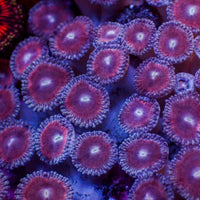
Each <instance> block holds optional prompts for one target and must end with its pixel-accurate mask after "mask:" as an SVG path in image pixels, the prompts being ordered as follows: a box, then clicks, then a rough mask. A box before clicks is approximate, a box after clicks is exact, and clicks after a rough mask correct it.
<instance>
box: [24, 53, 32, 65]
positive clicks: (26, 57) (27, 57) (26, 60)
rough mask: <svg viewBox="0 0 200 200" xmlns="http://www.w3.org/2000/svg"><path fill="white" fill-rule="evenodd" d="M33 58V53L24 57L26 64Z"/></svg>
mask: <svg viewBox="0 0 200 200" xmlns="http://www.w3.org/2000/svg"><path fill="white" fill-rule="evenodd" d="M31 57H32V53H26V54H25V55H24V56H23V61H24V62H25V63H27V62H28V61H29V60H30V58H31Z"/></svg>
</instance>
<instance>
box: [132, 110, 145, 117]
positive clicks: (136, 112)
mask: <svg viewBox="0 0 200 200" xmlns="http://www.w3.org/2000/svg"><path fill="white" fill-rule="evenodd" d="M134 114H135V115H136V116H137V117H141V116H142V115H143V114H144V111H143V110H142V109H141V108H137V109H136V110H135V111H134Z"/></svg>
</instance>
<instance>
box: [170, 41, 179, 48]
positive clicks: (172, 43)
mask: <svg viewBox="0 0 200 200" xmlns="http://www.w3.org/2000/svg"><path fill="white" fill-rule="evenodd" d="M177 43H178V42H177V40H175V39H171V40H169V48H170V49H174V48H175V47H176V46H177Z"/></svg>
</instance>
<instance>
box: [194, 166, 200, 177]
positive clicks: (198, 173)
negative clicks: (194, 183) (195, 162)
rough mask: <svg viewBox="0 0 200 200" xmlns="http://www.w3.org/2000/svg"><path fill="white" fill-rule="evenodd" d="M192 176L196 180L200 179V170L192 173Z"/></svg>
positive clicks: (197, 169)
mask: <svg viewBox="0 0 200 200" xmlns="http://www.w3.org/2000/svg"><path fill="white" fill-rule="evenodd" d="M192 176H193V177H194V178H200V168H196V169H194V170H193V172H192Z"/></svg>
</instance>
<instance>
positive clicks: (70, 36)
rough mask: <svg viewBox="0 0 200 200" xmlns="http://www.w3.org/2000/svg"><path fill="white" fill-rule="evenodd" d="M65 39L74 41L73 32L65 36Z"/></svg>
mask: <svg viewBox="0 0 200 200" xmlns="http://www.w3.org/2000/svg"><path fill="white" fill-rule="evenodd" d="M66 38H67V39H68V40H74V38H75V33H74V32H70V33H68V34H67V35H66Z"/></svg>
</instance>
